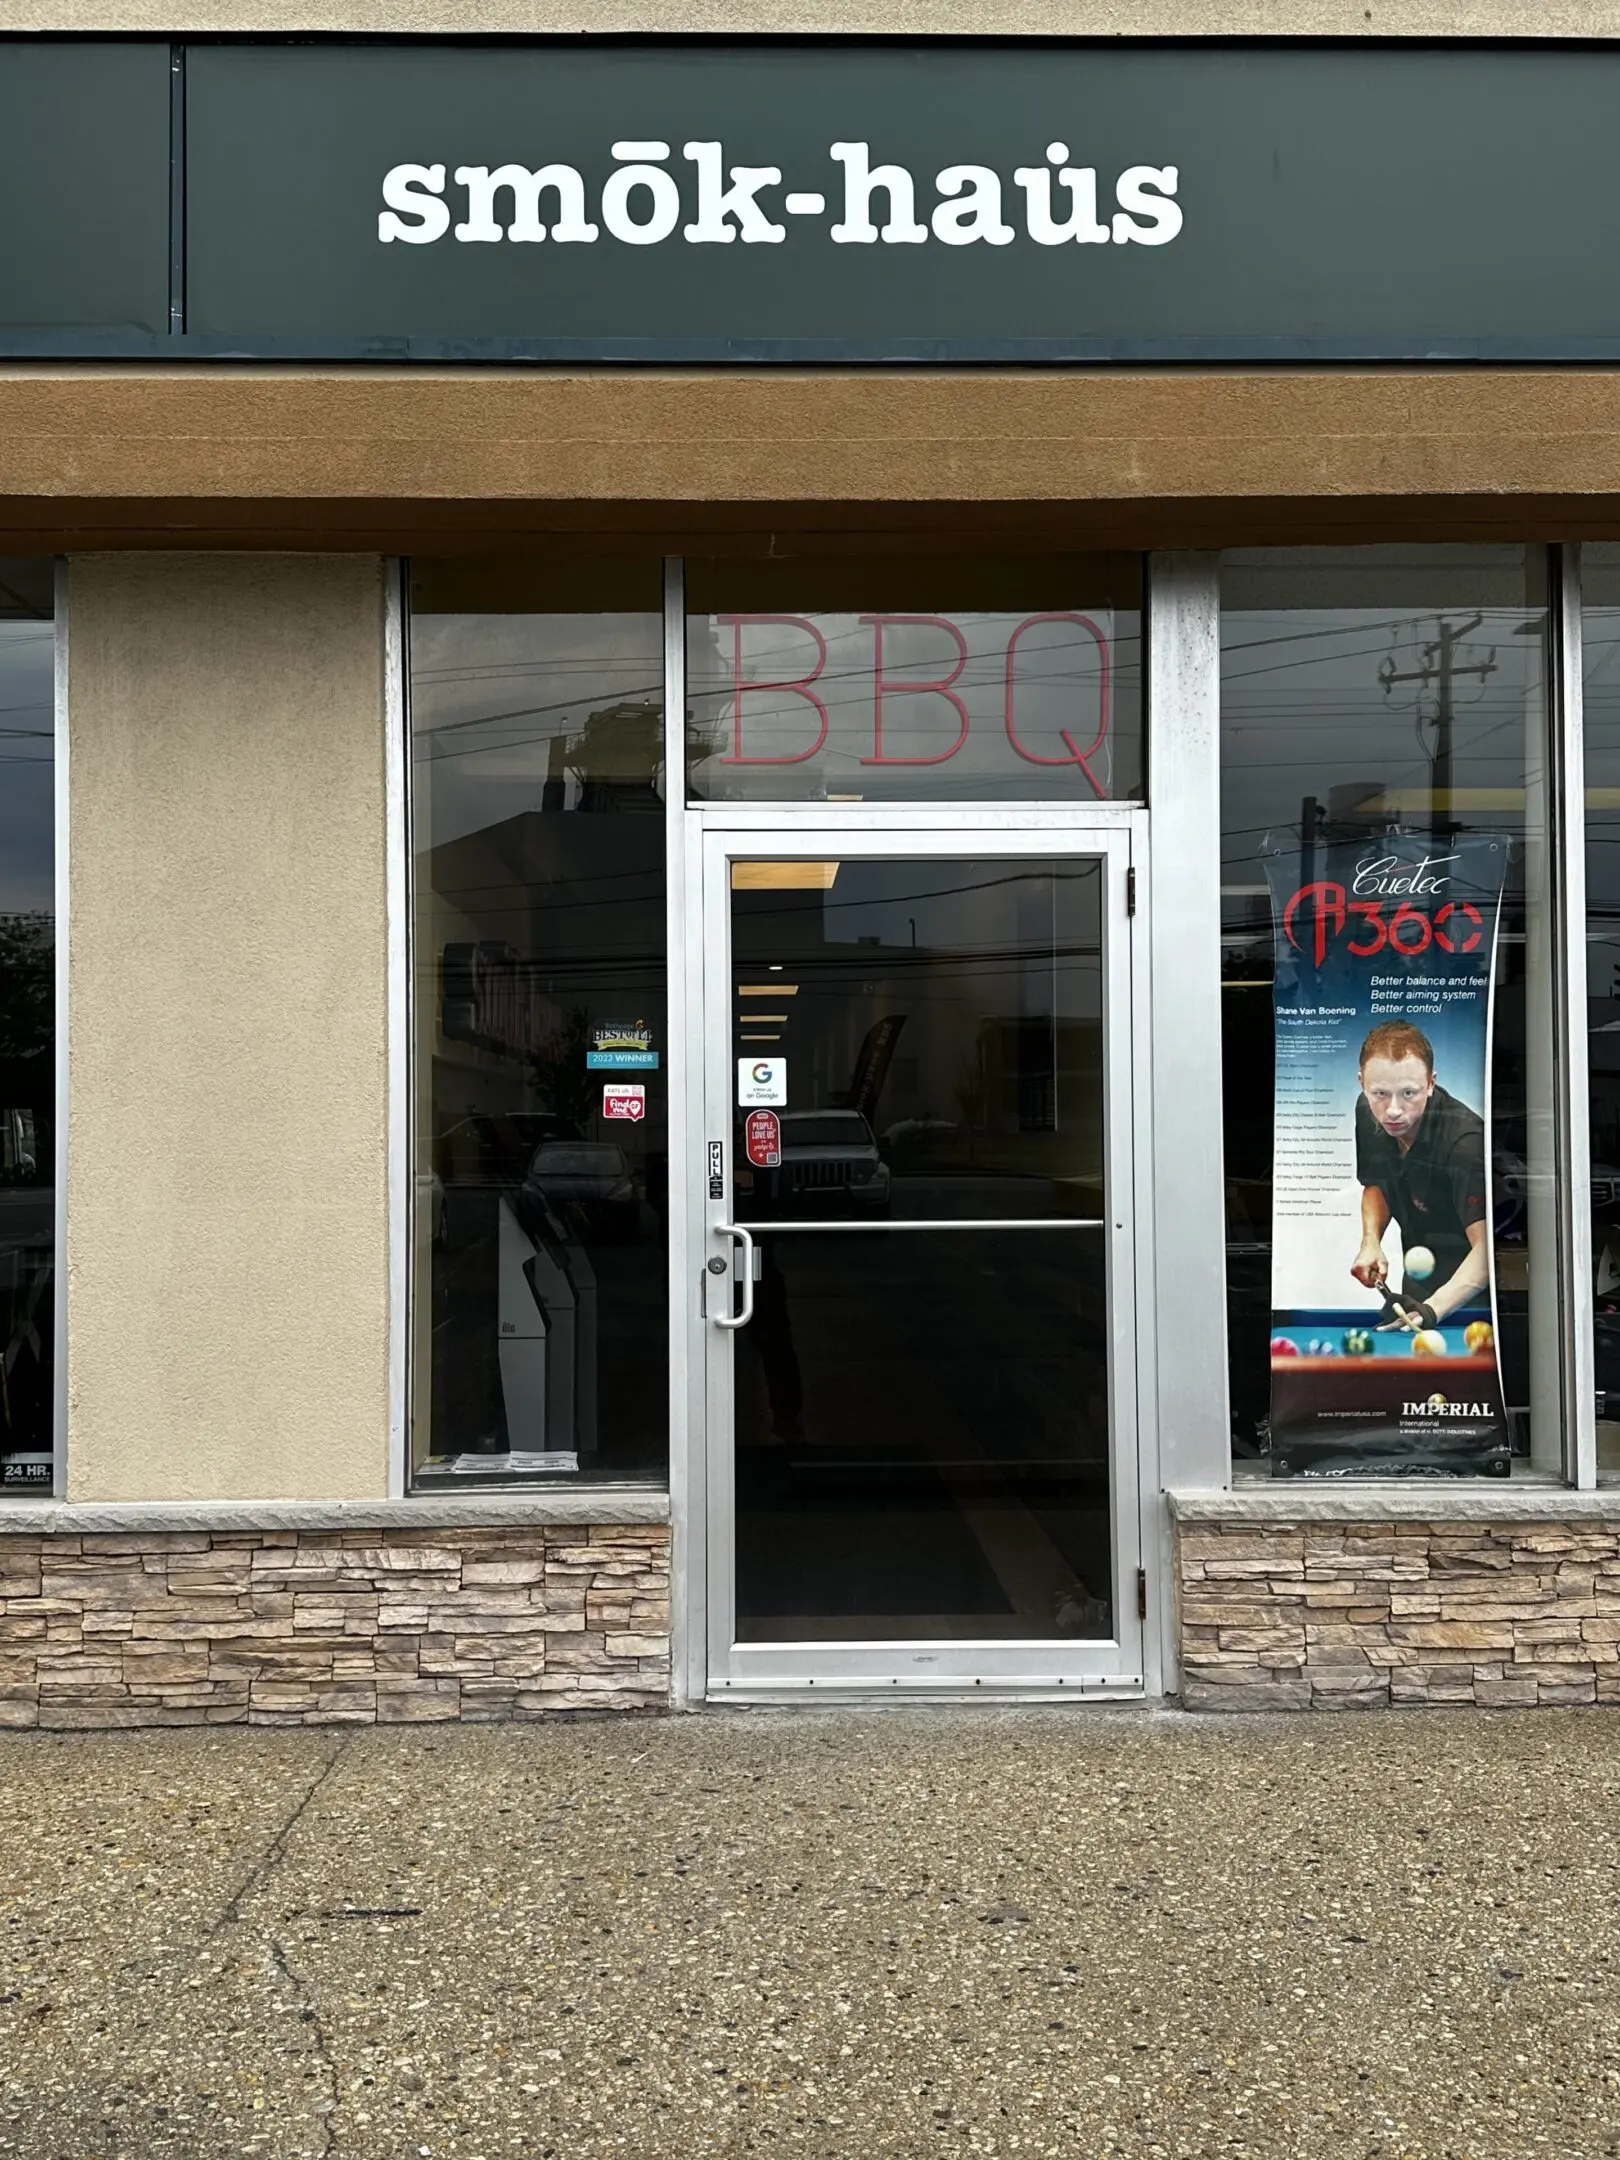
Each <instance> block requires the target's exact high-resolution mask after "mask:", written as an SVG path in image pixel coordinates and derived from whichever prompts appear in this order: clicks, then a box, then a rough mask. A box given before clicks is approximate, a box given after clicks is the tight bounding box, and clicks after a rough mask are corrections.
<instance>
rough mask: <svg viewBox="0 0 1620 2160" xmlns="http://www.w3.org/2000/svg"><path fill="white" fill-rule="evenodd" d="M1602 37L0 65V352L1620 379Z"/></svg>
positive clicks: (217, 54) (160, 52)
mask: <svg viewBox="0 0 1620 2160" xmlns="http://www.w3.org/2000/svg"><path fill="white" fill-rule="evenodd" d="M1617 110H1620V49H1615V48H1613V47H1609V46H1593V47H1585V48H1583V47H1570V46H1568V45H1560V46H1556V47H1555V46H1546V47H1537V46H1524V45H1519V46H1514V47H1506V46H1504V47H1481V46H1469V45H1462V44H1449V45H1434V46H1413V45H1410V44H1400V45H1394V44H1391V45H1383V46H1380V45H1367V44H1355V45H1344V46H1331V45H1319V46H1306V45H1299V44H1289V45H1280V44H1279V45H1238V44H1232V43H1220V44H1210V45H1203V46H1187V45H1176V46H1153V45H1140V46H1132V45H1128V44H1121V43H1119V42H1112V43H1108V44H1099V45H1084V44H1072V43H1059V42H1045V43H1026V44H989V43H978V44H974V43H955V44H940V43H934V42H919V43H916V44H911V45H904V44H898V43H851V44H830V43H825V42H813V43H789V42H773V41H763V40H756V41H751V42H746V43H703V42H698V41H689V42H682V43H679V44H669V45H663V46H657V45H636V44H621V43H611V44H610V43H603V44H592V43H581V42H579V41H576V40H570V41H568V42H566V43H561V42H559V43H545V42H534V41H521V42H520V41H513V42H509V43H505V44H483V45H476V46H471V45H467V46H457V45H453V44H446V43H443V42H439V41H431V42H429V41H423V42H420V43H412V42H398V41H395V42H389V41H377V42H371V43H340V42H331V43H321V42H309V43H303V44H296V45H294V44H285V45H266V44H260V45H250V44H242V43H229V44H188V45H185V46H178V47H176V48H174V49H173V52H172V53H171V50H170V48H168V47H167V46H163V45H156V44H128V45H115V44H110V43H106V42H101V43H98V42H96V41H93V40H86V41H82V42H78V43H72V42H67V41H58V42H55V43H52V44H48V45H32V44H25V43H23V42H21V41H12V42H8V43H5V44H4V45H0V117H3V118H4V121H5V126H4V127H3V128H0V158H5V159H9V160H10V161H11V167H12V174H11V177H12V182H13V185H12V200H13V201H14V202H17V203H23V204H26V205H27V209H28V214H27V215H26V216H25V217H22V218H20V219H14V220H13V221H12V224H11V227H10V228H9V237H8V238H7V239H6V240H5V241H3V242H0V259H3V261H4V264H5V268H6V271H7V276H6V278H5V280H4V283H3V286H0V350H3V351H7V352H41V351H60V352H62V353H64V354H66V353H73V352H84V351H111V350H122V351H127V352H129V353H131V354H143V353H149V352H151V351H152V350H154V349H159V350H162V351H164V352H165V353H167V354H168V355H170V356H171V357H174V358H186V357H192V356H195V357H199V358H218V357H229V356H241V357H245V358H307V359H326V358H337V359H342V358H356V359H402V360H410V359H423V360H446V359H448V360H457V359H467V360H504V361H511V360H525V359H529V360H537V361H541V360H563V361H580V360H593V359H600V360H627V361H634V360H648V361H658V360H668V361H681V360H694V361H727V360H738V361H750V362H761V361H765V362H769V361H812V362H813V361H818V360H843V361H860V360H871V361H899V362H904V361H921V362H928V361H966V362H972V361H985V362H994V361H1002V362H1034V363H1040V362H1063V361H1071V362H1076V361H1078V362H1084V361H1110V360H1112V361H1145V362H1151V361H1158V360H1188V361H1206V362H1207V361H1220V360H1233V361H1243V360H1252V361H1273V362H1275V361H1288V360H1311V361H1325V360H1346V361H1357V360H1381V359H1391V360H1397V359H1398V360H1426V359H1487V360H1512V359H1542V360H1587V359H1590V360H1620V280H1617V278H1616V276H1615V266H1614V262H1613V256H1614V254H1615V251H1616V242H1615V240H1614V237H1613V235H1614V233H1615V231H1616V228H1617V223H1620V127H1617V126H1616V125H1615V123H1614V114H1615V112H1616V111H1617Z"/></svg>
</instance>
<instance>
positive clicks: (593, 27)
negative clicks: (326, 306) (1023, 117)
mask: <svg viewBox="0 0 1620 2160" xmlns="http://www.w3.org/2000/svg"><path fill="white" fill-rule="evenodd" d="M0 29H11V30H136V31H146V32H151V33H156V34H159V35H163V34H167V33H170V32H182V31H191V30H227V31H230V30H234V31H241V32H253V31H295V30H327V31H341V30H347V31H364V32H369V33H371V34H373V35H379V36H382V35H389V34H392V35H396V36H401V35H405V34H407V33H411V32H415V33H418V34H420V33H423V32H428V33H436V34H446V35H453V36H459V37H470V36H477V35H478V34H480V33H503V32H504V33H519V32H528V33H532V34H536V35H538V34H544V33H558V32H562V33H569V32H576V33H577V32H582V31H590V32H594V33H596V34H597V35H604V34H609V33H612V32H616V31H617V32H638V33H640V34H642V35H646V36H663V37H679V36H704V35H707V36H727V37H745V36H748V35H750V34H757V33H775V34H787V33H798V34H800V35H811V36H826V37H862V36H875V35H884V34H887V35H890V36H896V35H902V36H907V37H973V36H980V37H1616V36H1620V0H3V4H0Z"/></svg>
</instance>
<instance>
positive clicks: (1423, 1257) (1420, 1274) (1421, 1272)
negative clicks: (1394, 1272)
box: [1401, 1245, 1434, 1282]
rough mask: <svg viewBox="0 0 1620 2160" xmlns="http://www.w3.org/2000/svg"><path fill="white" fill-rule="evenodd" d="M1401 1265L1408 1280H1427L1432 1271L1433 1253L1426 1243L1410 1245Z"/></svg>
mask: <svg viewBox="0 0 1620 2160" xmlns="http://www.w3.org/2000/svg"><path fill="white" fill-rule="evenodd" d="M1401 1266H1402V1271H1403V1273H1404V1274H1405V1276H1406V1278H1407V1280H1408V1281H1410V1282H1427V1281H1428V1279H1429V1277H1430V1276H1431V1275H1432V1274H1433V1273H1434V1254H1433V1253H1432V1252H1430V1250H1429V1248H1428V1246H1427V1245H1410V1246H1408V1247H1407V1251H1406V1258H1405V1259H1404V1260H1403V1261H1402V1263H1401Z"/></svg>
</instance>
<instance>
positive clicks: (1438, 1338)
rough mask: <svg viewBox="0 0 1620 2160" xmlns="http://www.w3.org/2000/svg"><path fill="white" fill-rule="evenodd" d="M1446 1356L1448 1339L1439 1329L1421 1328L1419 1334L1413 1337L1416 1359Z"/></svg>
mask: <svg viewBox="0 0 1620 2160" xmlns="http://www.w3.org/2000/svg"><path fill="white" fill-rule="evenodd" d="M1445 1354H1446V1338H1445V1337H1444V1336H1443V1335H1442V1334H1441V1332H1440V1330H1439V1329H1438V1328H1432V1327H1426V1328H1419V1330H1418V1332H1417V1333H1416V1334H1415V1335H1414V1336H1413V1337H1412V1355H1413V1356H1414V1357H1444V1356H1445Z"/></svg>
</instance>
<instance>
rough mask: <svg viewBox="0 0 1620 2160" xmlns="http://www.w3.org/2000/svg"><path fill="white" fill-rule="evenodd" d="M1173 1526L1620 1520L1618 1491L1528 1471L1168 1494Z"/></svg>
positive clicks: (1289, 1483) (1288, 1483)
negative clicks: (1574, 1485)
mask: <svg viewBox="0 0 1620 2160" xmlns="http://www.w3.org/2000/svg"><path fill="white" fill-rule="evenodd" d="M1166 1498H1167V1499H1168V1501H1169V1503H1170V1514H1171V1517H1172V1519H1173V1520H1174V1521H1176V1522H1178V1523H1186V1524H1189V1525H1190V1524H1194V1523H1210V1524H1222V1523H1250V1522H1252V1523H1289V1522H1572V1521H1615V1520H1620V1487H1610V1488H1608V1489H1607V1490H1604V1491H1599V1492H1574V1491H1572V1490H1571V1489H1570V1487H1569V1486H1567V1485H1560V1484H1559V1483H1558V1482H1557V1481H1556V1479H1553V1478H1549V1477H1537V1476H1535V1475H1533V1474H1531V1475H1525V1476H1520V1477H1514V1478H1503V1479H1500V1480H1496V1479H1491V1480H1485V1479H1481V1480H1479V1481H1477V1482H1473V1481H1469V1480H1466V1479H1461V1478H1458V1479H1451V1478H1447V1479H1439V1478H1436V1479H1433V1480H1432V1481H1430V1480H1425V1481H1424V1482H1423V1483H1422V1484H1421V1485H1415V1484H1413V1483H1412V1482H1411V1480H1410V1479H1406V1478H1391V1479H1387V1480H1383V1481H1375V1480H1374V1479H1371V1478H1366V1479H1358V1480H1357V1481H1356V1483H1355V1484H1354V1486H1351V1485H1348V1484H1346V1485H1332V1486H1326V1487H1324V1486H1321V1485H1307V1486H1304V1487H1301V1486H1300V1485H1298V1484H1296V1483H1295V1482H1294V1481H1293V1480H1292V1479H1289V1480H1288V1481H1286V1482H1284V1480H1282V1479H1280V1478H1279V1479H1278V1480H1277V1481H1276V1482H1275V1483H1267V1484H1263V1485H1262V1484H1259V1483H1256V1484H1252V1485H1251V1484H1245V1485H1242V1486H1239V1487H1238V1488H1237V1489H1236V1490H1235V1491H1232V1492H1172V1493H1168V1494H1166Z"/></svg>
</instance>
